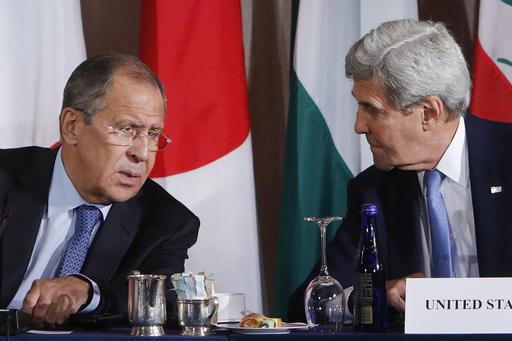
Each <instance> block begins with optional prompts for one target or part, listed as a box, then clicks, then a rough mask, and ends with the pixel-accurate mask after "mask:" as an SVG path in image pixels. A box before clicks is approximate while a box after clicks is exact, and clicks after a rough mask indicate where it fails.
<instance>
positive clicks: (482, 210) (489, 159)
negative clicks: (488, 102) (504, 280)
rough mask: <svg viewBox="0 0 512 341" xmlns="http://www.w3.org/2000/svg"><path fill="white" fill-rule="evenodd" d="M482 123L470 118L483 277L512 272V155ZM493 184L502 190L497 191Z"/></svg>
mask: <svg viewBox="0 0 512 341" xmlns="http://www.w3.org/2000/svg"><path fill="white" fill-rule="evenodd" d="M478 123H479V122H478V119H477V118H474V117H469V118H466V126H467V138H468V158H469V170H470V179H471V194H472V201H473V212H474V219H475V235H476V245H477V255H478V268H479V272H480V276H482V277H487V276H511V275H512V272H511V270H510V269H512V249H511V248H510V247H509V245H508V242H509V240H510V237H511V235H510V234H511V231H510V226H511V223H512V221H511V213H510V211H511V210H510V202H511V201H512V191H511V190H512V175H511V174H512V173H511V171H510V170H511V167H512V165H511V164H510V160H511V159H512V156H511V155H510V152H508V151H507V149H506V148H505V146H503V145H500V144H495V143H492V141H491V142H490V141H489V140H490V138H489V137H488V134H489V131H488V128H487V127H486V126H484V125H483V124H480V125H477V124H478ZM491 134H493V133H492V132H491ZM496 134H497V132H496ZM493 135H494V134H493ZM484 140H486V141H484ZM493 186H500V187H501V191H500V192H496V191H494V192H495V193H493V192H492V191H491V187H493Z"/></svg>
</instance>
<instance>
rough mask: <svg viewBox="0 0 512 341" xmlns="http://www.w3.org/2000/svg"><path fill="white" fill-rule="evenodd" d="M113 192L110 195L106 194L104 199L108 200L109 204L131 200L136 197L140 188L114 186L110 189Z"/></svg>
mask: <svg viewBox="0 0 512 341" xmlns="http://www.w3.org/2000/svg"><path fill="white" fill-rule="evenodd" d="M112 189H113V190H112V191H110V193H106V195H105V197H106V198H108V201H110V203H115V202H125V201H128V200H130V199H131V198H133V197H134V196H136V195H137V193H138V192H139V190H140V187H138V186H137V187H136V188H135V187H129V188H127V187H125V186H115V187H114V188H112Z"/></svg>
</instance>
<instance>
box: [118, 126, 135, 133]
mask: <svg viewBox="0 0 512 341" xmlns="http://www.w3.org/2000/svg"><path fill="white" fill-rule="evenodd" d="M118 130H119V131H120V132H121V133H123V134H125V135H133V133H134V132H135V129H134V128H133V127H130V126H126V127H121V128H119V129H118Z"/></svg>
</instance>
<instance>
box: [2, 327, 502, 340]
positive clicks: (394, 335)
mask: <svg viewBox="0 0 512 341" xmlns="http://www.w3.org/2000/svg"><path fill="white" fill-rule="evenodd" d="M340 338H342V339H343V340H344V341H345V340H357V341H362V340H368V341H373V340H375V341H376V340H412V341H417V340H432V339H435V340H464V341H472V340H510V339H511V338H512V335H510V334H493V335H489V334H482V335H456V334H453V335H412V334H403V333H402V332H400V331H388V332H386V333H359V332H354V331H352V330H351V328H346V330H345V331H343V332H341V333H336V334H325V333H318V332H312V331H293V332H291V333H290V334H283V335H281V334H279V335H277V334H269V335H262V334H258V335H246V334H237V333H231V332H224V331H223V332H216V333H215V334H214V335H212V336H207V337H203V338H202V339H203V340H208V341H231V340H233V341H236V340H238V341H250V340H263V341H290V340H300V341H313V340H319V339H321V340H333V341H334V340H340ZM10 339H11V340H13V341H23V340H26V341H50V340H52V341H53V340H57V341H71V340H74V341H88V340H108V341H115V340H134V339H145V340H148V339H152V340H155V339H158V340H173V341H179V340H191V339H197V337H192V336H181V335H179V333H178V331H177V330H176V329H166V335H165V336H161V337H158V338H155V337H135V336H130V329H129V328H128V327H126V328H111V329H104V330H96V331H76V332H73V333H71V334H66V335H55V334H30V333H23V334H18V335H11V336H10ZM0 340H2V341H3V340H7V337H6V336H0Z"/></svg>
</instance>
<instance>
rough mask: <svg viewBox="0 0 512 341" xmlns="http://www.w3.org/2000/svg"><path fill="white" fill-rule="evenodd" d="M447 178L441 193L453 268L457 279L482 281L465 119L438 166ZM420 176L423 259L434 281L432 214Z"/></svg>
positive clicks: (460, 120) (442, 184)
mask: <svg viewBox="0 0 512 341" xmlns="http://www.w3.org/2000/svg"><path fill="white" fill-rule="evenodd" d="M436 169H437V170H439V171H440V172H442V173H443V174H444V175H445V176H446V177H445V178H444V180H443V182H442V183H441V187H440V188H439V192H440V193H441V196H442V198H443V201H444V205H445V207H446V212H447V214H448V223H449V225H450V244H451V253H452V265H453V270H454V275H455V277H478V275H479V272H478V259H477V250H476V237H475V219H474V215H473V202H472V200H471V186H470V185H471V184H470V179H469V163H468V145H467V141H466V126H465V124H464V119H463V118H460V119H459V126H458V128H457V131H456V133H455V136H454V137H453V139H452V141H451V143H450V145H449V146H448V149H446V152H445V153H444V155H443V157H442V158H441V160H440V161H439V163H438V164H437V166H436ZM424 174H425V172H424V171H421V172H418V180H419V182H420V187H421V193H422V196H421V198H420V199H421V200H420V202H421V203H422V204H421V213H420V214H421V219H420V224H421V226H422V230H423V232H424V233H423V255H424V257H423V259H424V260H425V263H424V265H425V275H426V276H427V277H430V274H431V272H430V263H431V243H430V229H429V223H428V212H427V209H426V205H425V202H426V201H425V194H426V193H425V188H424V186H423V185H424V184H423V176H424Z"/></svg>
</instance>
